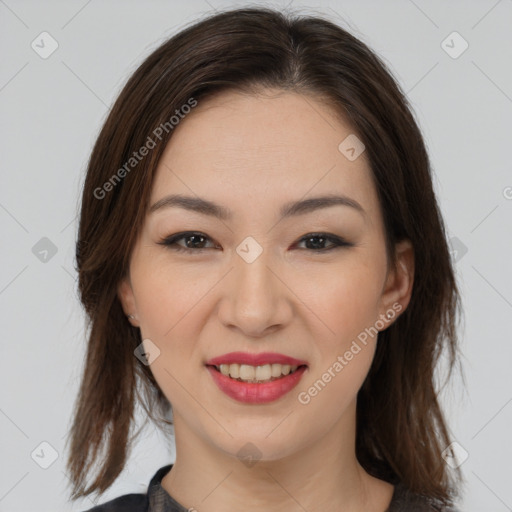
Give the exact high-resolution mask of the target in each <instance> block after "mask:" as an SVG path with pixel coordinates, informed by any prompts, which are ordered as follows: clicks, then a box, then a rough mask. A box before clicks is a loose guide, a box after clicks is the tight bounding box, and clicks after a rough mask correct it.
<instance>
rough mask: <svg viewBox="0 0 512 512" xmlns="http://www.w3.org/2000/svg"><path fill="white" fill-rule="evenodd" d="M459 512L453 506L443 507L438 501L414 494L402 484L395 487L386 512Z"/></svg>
mask: <svg viewBox="0 0 512 512" xmlns="http://www.w3.org/2000/svg"><path fill="white" fill-rule="evenodd" d="M412 510H414V512H460V510H459V509H457V508H455V507H454V506H453V505H444V504H443V503H441V502H439V501H438V500H435V499H432V498H428V497H426V496H421V495H419V494H415V493H413V492H411V491H410V490H408V489H407V488H406V487H405V486H404V485H403V484H402V483H400V484H398V485H396V486H395V492H394V494H393V499H392V500H391V503H390V505H389V508H388V509H387V510H386V512H410V511H412Z"/></svg>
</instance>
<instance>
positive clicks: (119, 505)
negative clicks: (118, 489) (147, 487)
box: [84, 494, 148, 512]
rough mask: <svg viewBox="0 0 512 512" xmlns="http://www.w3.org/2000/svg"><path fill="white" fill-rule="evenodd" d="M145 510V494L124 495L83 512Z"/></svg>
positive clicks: (146, 507)
mask: <svg viewBox="0 0 512 512" xmlns="http://www.w3.org/2000/svg"><path fill="white" fill-rule="evenodd" d="M147 510H148V497H147V495H146V494H124V495H123V496H119V497H117V498H114V499H113V500H110V501H107V502H106V503H102V504H101V505H96V506H95V507H93V508H91V509H88V510H85V511H84V512H146V511H147Z"/></svg>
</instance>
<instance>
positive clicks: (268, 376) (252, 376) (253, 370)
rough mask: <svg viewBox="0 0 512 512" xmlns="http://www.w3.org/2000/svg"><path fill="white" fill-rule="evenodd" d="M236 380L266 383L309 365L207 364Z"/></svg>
mask: <svg viewBox="0 0 512 512" xmlns="http://www.w3.org/2000/svg"><path fill="white" fill-rule="evenodd" d="M206 366H208V367H210V368H214V369H215V370H216V371H218V372H219V373H221V374H222V375H224V376H225V377H228V378H230V379H232V380H234V381H238V382H245V383H249V384H264V383H266V382H273V381H275V380H279V379H283V378H285V377H287V376H288V375H292V374H293V373H295V372H296V371H297V370H298V369H299V368H306V367H307V365H299V366H291V365H289V364H276V363H273V364H265V365H260V366H252V365H248V364H237V363H232V364H220V365H206Z"/></svg>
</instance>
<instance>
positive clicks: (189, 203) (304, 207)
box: [149, 194, 367, 220]
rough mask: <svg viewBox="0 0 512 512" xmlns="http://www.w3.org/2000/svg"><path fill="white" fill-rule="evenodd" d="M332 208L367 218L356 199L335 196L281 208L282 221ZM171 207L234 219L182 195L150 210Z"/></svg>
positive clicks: (210, 204) (218, 207)
mask: <svg viewBox="0 0 512 512" xmlns="http://www.w3.org/2000/svg"><path fill="white" fill-rule="evenodd" d="M331 206H348V207H350V208H353V209H354V210H356V211H358V212H359V213H360V214H361V215H362V216H363V217H365V219H366V218H367V213H366V211H365V210H364V208H363V207H362V206H361V205H360V204H359V203H358V202H357V201H356V200H355V199H351V198H350V197H347V196H343V195H333V194H329V195H324V196H319V197H312V198H309V199H303V200H300V201H292V202H289V203H286V204H284V205H283V206H282V207H281V210H280V215H281V219H284V218H287V217H293V216H297V215H303V214H306V213H309V212H313V211H315V210H319V209H321V208H328V207H331ZM170 207H178V208H184V209H186V210H190V211H194V212H197V213H200V214H203V215H210V216H212V217H216V218H218V219H220V220H230V219H232V218H233V212H231V210H229V209H228V208H225V207H224V206H221V205H219V204H216V203H214V202H212V201H208V200H206V199H202V198H200V197H192V196H185V195H181V194H172V195H169V196H166V197H164V198H162V199H160V200H159V201H157V202H156V203H154V204H153V205H152V206H151V207H150V208H149V213H153V212H156V211H157V210H161V209H162V208H170Z"/></svg>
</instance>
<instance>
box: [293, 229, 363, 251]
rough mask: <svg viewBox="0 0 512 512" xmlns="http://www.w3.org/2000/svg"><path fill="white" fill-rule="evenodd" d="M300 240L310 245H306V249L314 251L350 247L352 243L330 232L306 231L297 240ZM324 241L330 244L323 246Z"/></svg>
mask: <svg viewBox="0 0 512 512" xmlns="http://www.w3.org/2000/svg"><path fill="white" fill-rule="evenodd" d="M302 242H305V243H306V244H309V246H310V247H307V248H306V249H309V250H312V251H314V252H327V251H332V250H333V249H338V248H340V247H352V246H353V245H354V244H352V243H350V242H347V241H345V240H343V239H342V238H340V237H339V236H336V235H332V234H330V233H308V234H307V235H304V236H303V237H302V238H301V239H300V240H299V243H302ZM326 242H330V243H331V245H330V246H329V247H324V244H325V243H326Z"/></svg>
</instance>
